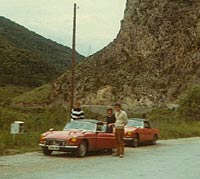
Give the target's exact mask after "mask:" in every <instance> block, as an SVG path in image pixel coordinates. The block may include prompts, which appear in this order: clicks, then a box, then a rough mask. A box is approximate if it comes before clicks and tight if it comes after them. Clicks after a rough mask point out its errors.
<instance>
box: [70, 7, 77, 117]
mask: <svg viewBox="0 0 200 179" xmlns="http://www.w3.org/2000/svg"><path fill="white" fill-rule="evenodd" d="M75 66H76V3H74V19H73V39H72V65H71V102H70V117H71V111H72V109H73V106H74V79H75Z"/></svg>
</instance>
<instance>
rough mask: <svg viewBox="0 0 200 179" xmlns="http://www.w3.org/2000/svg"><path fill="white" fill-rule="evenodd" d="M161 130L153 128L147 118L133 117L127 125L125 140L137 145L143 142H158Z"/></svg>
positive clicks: (128, 143)
mask: <svg viewBox="0 0 200 179" xmlns="http://www.w3.org/2000/svg"><path fill="white" fill-rule="evenodd" d="M159 134H160V131H159V130H158V129H155V128H152V127H151V124H150V122H149V121H148V120H146V119H138V118H131V119H129V120H128V124H127V125H126V126H125V137H124V140H125V142H126V144H127V145H129V146H132V147H137V146H138V145H139V144H141V143H149V144H156V142H157V140H158V137H159Z"/></svg>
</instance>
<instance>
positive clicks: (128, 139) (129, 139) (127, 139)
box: [124, 137, 133, 141]
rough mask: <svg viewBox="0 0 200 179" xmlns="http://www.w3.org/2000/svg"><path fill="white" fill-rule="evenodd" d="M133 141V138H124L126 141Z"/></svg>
mask: <svg viewBox="0 0 200 179" xmlns="http://www.w3.org/2000/svg"><path fill="white" fill-rule="evenodd" d="M132 140H133V138H129V137H125V138H124V141H132Z"/></svg>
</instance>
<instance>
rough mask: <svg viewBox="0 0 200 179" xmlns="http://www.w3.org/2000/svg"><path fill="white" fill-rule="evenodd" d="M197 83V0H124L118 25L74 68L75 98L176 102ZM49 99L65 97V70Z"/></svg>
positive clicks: (135, 105)
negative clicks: (110, 39)
mask: <svg viewBox="0 0 200 179" xmlns="http://www.w3.org/2000/svg"><path fill="white" fill-rule="evenodd" d="M196 83H200V1H199V0H127V5H126V9H125V13H124V19H123V20H122V21H121V30H120V32H119V33H118V36H117V37H116V39H115V40H114V41H113V42H112V43H110V44H109V45H108V46H107V47H105V48H104V49H102V50H101V51H99V52H97V53H96V54H94V55H92V56H90V57H88V58H87V59H86V60H84V61H83V62H81V63H79V64H78V65H77V68H76V92H75V93H76V95H75V96H76V100H80V101H82V102H83V103H84V104H101V105H110V104H113V103H114V102H116V101H119V102H122V103H123V104H124V106H127V107H129V108H130V109H142V108H152V107H154V106H162V105H166V104H168V103H174V102H176V100H177V98H178V96H179V95H180V93H181V92H182V91H183V90H184V89H185V88H186V87H187V86H189V85H192V84H196ZM52 86H53V91H52V93H51V95H50V96H49V100H50V102H58V101H63V100H66V101H69V100H70V90H69V89H70V72H67V73H65V74H63V75H62V76H61V77H60V78H59V79H57V80H56V81H55V82H54V83H53V84H52Z"/></svg>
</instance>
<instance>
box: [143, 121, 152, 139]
mask: <svg viewBox="0 0 200 179" xmlns="http://www.w3.org/2000/svg"><path fill="white" fill-rule="evenodd" d="M153 136H154V132H153V129H152V128H151V125H150V123H149V121H144V141H152V140H153Z"/></svg>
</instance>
